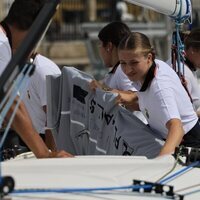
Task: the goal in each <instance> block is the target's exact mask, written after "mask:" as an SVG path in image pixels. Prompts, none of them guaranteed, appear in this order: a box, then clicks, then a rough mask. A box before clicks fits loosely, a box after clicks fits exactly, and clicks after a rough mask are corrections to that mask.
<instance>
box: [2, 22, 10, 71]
mask: <svg viewBox="0 0 200 200" xmlns="http://www.w3.org/2000/svg"><path fill="white" fill-rule="evenodd" d="M11 56H12V51H11V48H10V44H9V41H8V38H7V36H6V34H5V33H4V31H3V29H2V28H1V26H0V75H1V74H2V73H3V71H4V69H5V68H6V66H7V64H8V63H9V61H10V59H11Z"/></svg>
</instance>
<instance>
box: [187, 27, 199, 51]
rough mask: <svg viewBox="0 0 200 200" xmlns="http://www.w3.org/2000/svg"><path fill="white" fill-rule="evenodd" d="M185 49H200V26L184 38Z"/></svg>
mask: <svg viewBox="0 0 200 200" xmlns="http://www.w3.org/2000/svg"><path fill="white" fill-rule="evenodd" d="M184 44H185V49H186V50H187V49H189V48H190V47H192V48H193V49H196V50H200V28H198V29H194V30H192V31H191V32H190V34H189V35H188V36H187V37H186V38H185V40H184Z"/></svg>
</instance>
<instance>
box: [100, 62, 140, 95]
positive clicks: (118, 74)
mask: <svg viewBox="0 0 200 200" xmlns="http://www.w3.org/2000/svg"><path fill="white" fill-rule="evenodd" d="M103 83H104V84H106V85H107V86H109V87H110V88H114V89H117V90H121V91H128V90H130V91H137V90H136V89H135V88H134V87H133V85H132V82H131V81H130V80H129V78H128V77H127V76H126V74H125V73H124V72H123V71H122V68H121V65H119V66H118V67H117V69H116V71H115V72H114V73H108V74H106V76H105V78H104V79H103Z"/></svg>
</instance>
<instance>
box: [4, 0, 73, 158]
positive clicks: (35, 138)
mask: <svg viewBox="0 0 200 200" xmlns="http://www.w3.org/2000/svg"><path fill="white" fill-rule="evenodd" d="M44 3H45V1H44V0H15V1H14V2H13V4H12V5H11V8H10V10H9V13H8V15H7V16H6V17H5V19H4V20H3V21H2V22H1V23H0V72H1V74H2V72H3V71H4V70H5V68H6V66H7V64H8V62H9V61H10V59H11V58H12V54H14V53H15V51H16V50H17V49H18V47H19V45H20V44H21V42H22V41H23V39H24V38H25V36H26V35H27V33H28V30H29V28H30V27H31V25H32V23H33V22H34V20H35V18H36V17H37V15H38V13H39V12H40V10H41V8H42V7H43V5H44ZM17 100H18V97H16V99H15V102H14V103H13V105H12V106H11V109H10V111H9V112H8V114H7V116H6V119H5V120H9V118H10V116H11V114H12V112H13V110H14V106H15V104H16V102H17ZM12 128H13V129H14V130H15V131H16V132H17V133H18V134H19V135H20V137H21V138H22V139H23V141H24V142H25V143H26V144H27V146H28V147H29V148H30V149H31V150H32V151H33V153H34V154H35V156H36V157H37V158H48V157H68V156H71V155H70V154H68V153H66V152H64V151H53V152H50V151H49V149H48V148H47V146H46V145H45V143H44V142H43V140H42V139H41V137H40V136H39V134H38V133H37V131H36V130H35V129H34V127H33V125H32V122H31V119H30V117H29V114H28V112H27V110H26V107H25V105H24V104H23V102H21V103H20V105H19V108H18V110H17V113H16V115H15V118H14V120H13V122H12Z"/></svg>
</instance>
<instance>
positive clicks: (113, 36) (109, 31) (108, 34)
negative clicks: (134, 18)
mask: <svg viewBox="0 0 200 200" xmlns="http://www.w3.org/2000/svg"><path fill="white" fill-rule="evenodd" d="M130 33H131V31H130V29H129V27H128V26H127V25H126V24H124V23H123V22H119V21H114V22H111V23H109V24H108V25H106V26H105V27H104V28H102V29H101V30H100V32H99V34H98V38H99V40H101V41H102V42H103V46H106V45H107V44H108V42H111V43H112V44H114V45H115V46H116V47H118V45H119V43H120V41H121V39H122V38H124V37H125V36H127V35H129V34H130Z"/></svg>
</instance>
